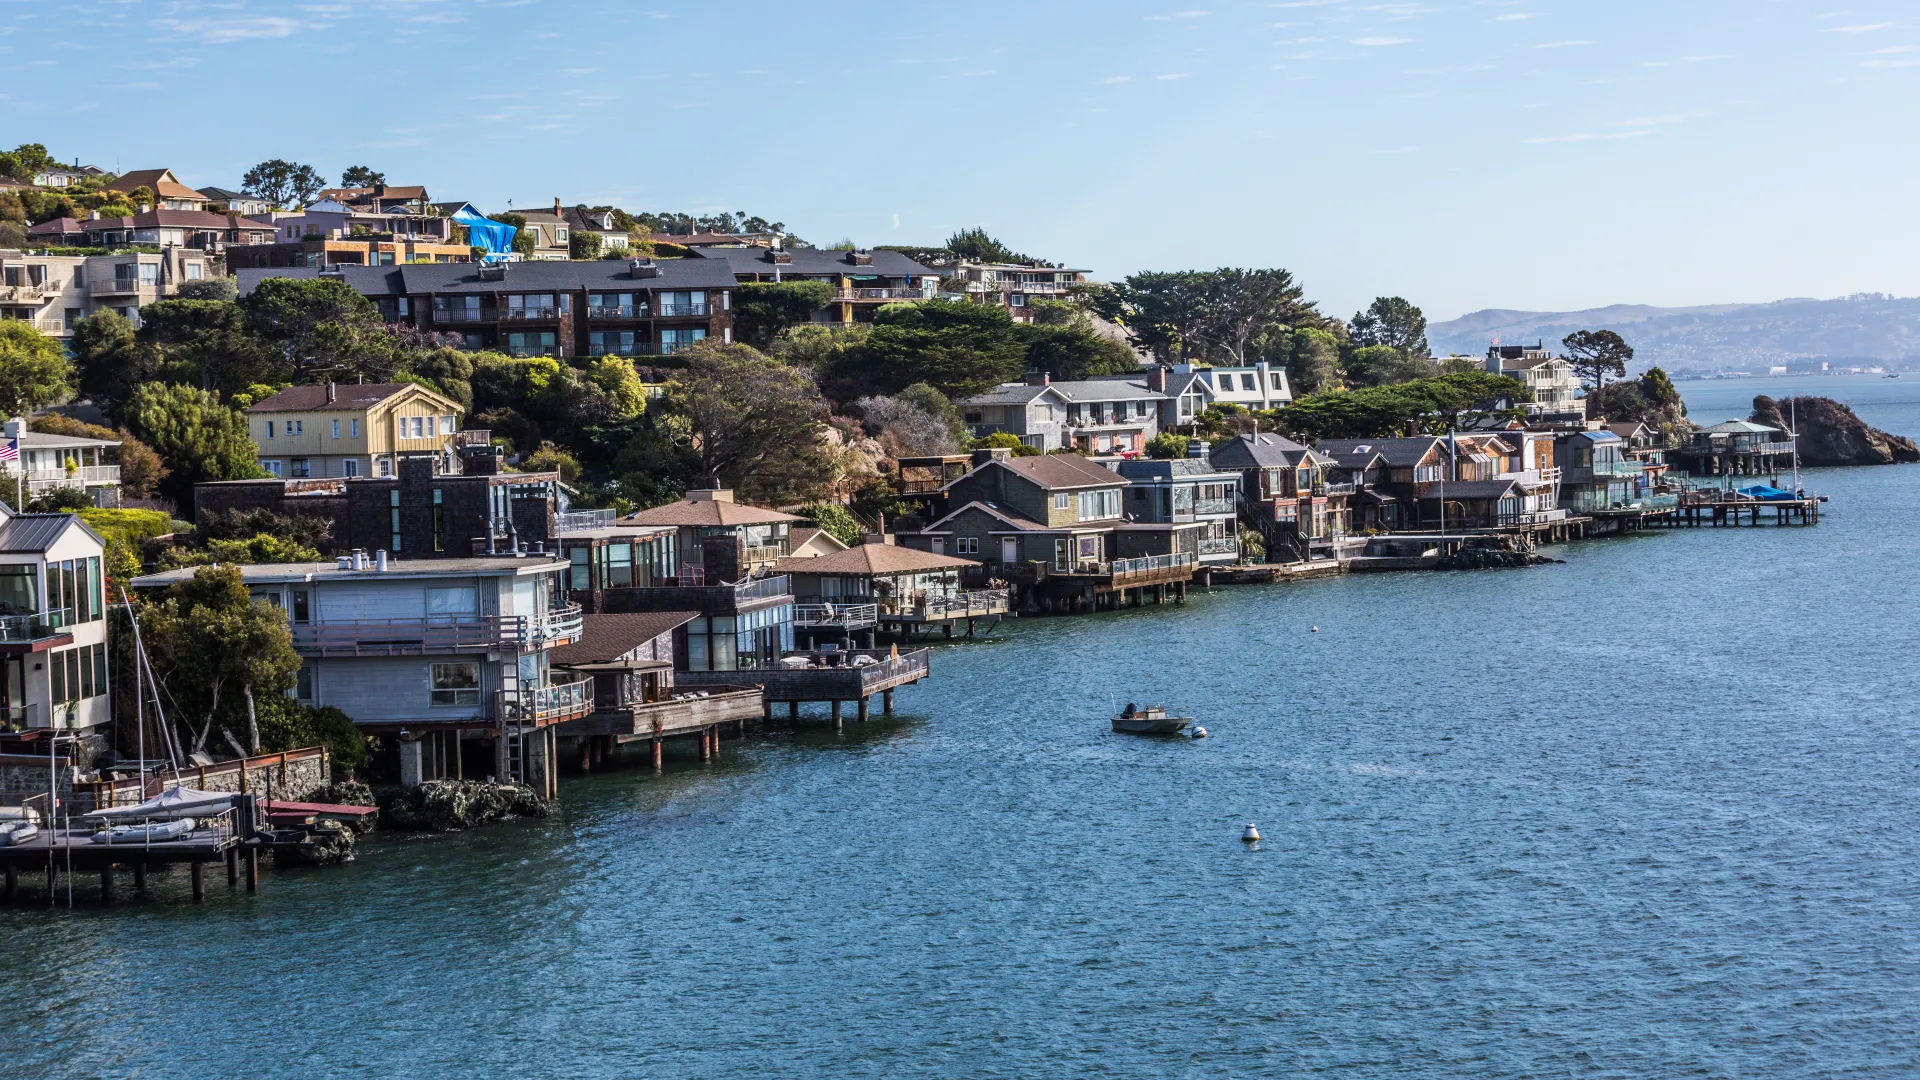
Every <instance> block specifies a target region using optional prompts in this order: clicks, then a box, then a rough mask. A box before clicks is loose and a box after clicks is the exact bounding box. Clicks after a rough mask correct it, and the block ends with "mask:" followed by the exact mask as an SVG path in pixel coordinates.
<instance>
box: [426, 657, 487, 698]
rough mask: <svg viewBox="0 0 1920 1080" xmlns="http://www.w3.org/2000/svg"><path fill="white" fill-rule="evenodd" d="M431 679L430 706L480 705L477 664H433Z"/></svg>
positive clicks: (478, 669) (478, 668) (478, 666)
mask: <svg viewBox="0 0 1920 1080" xmlns="http://www.w3.org/2000/svg"><path fill="white" fill-rule="evenodd" d="M432 677H433V692H432V697H433V701H432V704H433V705H435V706H436V707H439V706H448V707H453V706H461V705H478V704H480V665H479V664H477V663H455V664H435V665H433V676H432Z"/></svg>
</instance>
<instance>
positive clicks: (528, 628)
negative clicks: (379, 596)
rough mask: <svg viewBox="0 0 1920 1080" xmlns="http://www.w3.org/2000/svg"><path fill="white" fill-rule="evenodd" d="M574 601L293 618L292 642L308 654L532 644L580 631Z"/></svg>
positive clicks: (372, 653) (564, 639)
mask: <svg viewBox="0 0 1920 1080" xmlns="http://www.w3.org/2000/svg"><path fill="white" fill-rule="evenodd" d="M582 625H583V622H582V620H581V617H580V606H579V605H578V604H568V605H566V606H565V607H560V608H555V609H553V610H552V611H547V612H542V613H540V614H538V615H441V616H430V617H428V618H424V619H352V620H342V621H337V622H314V623H298V624H295V625H294V626H293V627H292V630H293V647H294V649H295V650H296V651H299V652H302V653H306V654H308V655H310V656H424V655H429V654H439V653H448V652H458V651H461V650H464V649H499V648H507V649H532V648H542V647H547V646H552V645H559V644H564V643H565V642H568V641H572V640H574V639H576V638H578V637H579V636H580V631H581V627H582Z"/></svg>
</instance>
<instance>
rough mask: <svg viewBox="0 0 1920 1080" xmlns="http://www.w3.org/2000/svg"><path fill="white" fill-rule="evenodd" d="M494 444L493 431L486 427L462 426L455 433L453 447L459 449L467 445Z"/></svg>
mask: <svg viewBox="0 0 1920 1080" xmlns="http://www.w3.org/2000/svg"><path fill="white" fill-rule="evenodd" d="M491 445H493V432H492V431H489V430H488V429H486V428H461V429H460V430H459V431H456V432H454V433H453V447H454V449H456V450H458V449H461V448H462V447H467V446H491Z"/></svg>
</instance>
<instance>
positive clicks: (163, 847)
mask: <svg viewBox="0 0 1920 1080" xmlns="http://www.w3.org/2000/svg"><path fill="white" fill-rule="evenodd" d="M235 800H236V801H235V804H234V805H233V806H232V807H231V808H229V809H227V810H223V811H221V812H219V813H217V814H214V815H212V816H209V817H205V818H199V819H196V824H197V826H198V827H197V828H195V829H194V830H193V832H191V833H188V834H187V835H186V836H183V837H181V838H179V839H177V840H165V841H160V842H139V843H129V844H96V843H94V842H93V841H92V837H93V834H94V832H95V831H96V830H95V829H93V828H91V827H73V826H46V825H43V826H42V827H41V829H40V835H38V836H36V837H34V838H33V839H31V840H28V841H25V842H24V843H20V844H14V845H9V846H7V847H0V899H3V900H7V901H12V900H15V899H22V898H25V897H26V895H27V894H28V893H37V894H39V895H40V896H43V897H44V898H45V899H46V900H47V901H49V902H51V901H52V900H54V899H55V898H56V897H57V896H58V895H59V894H60V880H59V879H60V875H61V874H62V873H64V874H66V875H67V876H68V888H69V889H71V888H72V884H73V876H74V875H76V874H82V873H84V874H98V875H99V879H100V893H99V895H100V899H101V901H102V902H105V903H111V902H112V901H113V899H114V891H115V886H116V884H117V882H116V879H115V877H114V872H115V870H117V869H126V868H131V869H132V871H133V888H134V891H135V892H145V891H146V888H147V871H148V869H149V868H151V867H155V866H168V865H174V864H179V863H186V864H187V865H188V866H189V868H190V872H191V874H192V880H193V899H194V900H195V901H196V902H197V901H200V900H204V899H205V898H206V893H207V887H206V864H207V863H210V862H217V861H224V862H225V863H226V866H227V884H229V885H236V884H238V883H239V882H240V880H241V877H242V872H243V864H244V876H245V878H246V882H247V891H248V892H253V891H255V890H257V889H259V887H260V846H259V844H258V843H257V842H255V840H254V839H253V835H254V832H255V813H256V812H255V809H254V802H253V796H247V795H238V796H235ZM42 874H44V875H45V881H46V884H45V887H44V889H45V891H44V892H43V893H42V892H40V890H38V889H31V888H29V889H23V888H22V883H21V878H22V876H23V875H35V876H37V875H42Z"/></svg>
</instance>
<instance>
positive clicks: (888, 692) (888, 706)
mask: <svg viewBox="0 0 1920 1080" xmlns="http://www.w3.org/2000/svg"><path fill="white" fill-rule="evenodd" d="M880 713H881V715H883V716H892V715H893V688H892V687H888V688H887V689H885V690H882V691H880Z"/></svg>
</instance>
